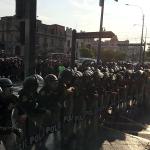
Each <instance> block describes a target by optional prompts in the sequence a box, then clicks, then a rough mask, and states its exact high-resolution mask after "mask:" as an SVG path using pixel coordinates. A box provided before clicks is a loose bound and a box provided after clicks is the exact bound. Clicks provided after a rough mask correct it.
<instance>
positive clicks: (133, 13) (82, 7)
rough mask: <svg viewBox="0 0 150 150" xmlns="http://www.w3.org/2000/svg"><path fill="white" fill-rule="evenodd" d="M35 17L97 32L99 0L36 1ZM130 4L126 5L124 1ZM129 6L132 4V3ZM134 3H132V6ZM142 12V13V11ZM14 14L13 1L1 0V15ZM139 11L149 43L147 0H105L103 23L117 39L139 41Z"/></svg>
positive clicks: (149, 22)
mask: <svg viewBox="0 0 150 150" xmlns="http://www.w3.org/2000/svg"><path fill="white" fill-rule="evenodd" d="M37 2H38V9H37V16H38V19H41V20H42V21H43V23H46V24H60V25H64V26H66V27H71V28H75V29H77V31H80V30H82V31H99V22H100V10H101V8H100V7H99V0H37ZM127 3H128V4H130V6H126V5H125V4H127ZM131 5H132V6H131ZM133 5H134V6H133ZM142 11H143V12H142ZM14 14H15V0H0V16H1V17H2V16H9V15H14ZM142 14H144V15H145V30H144V36H145V31H146V27H147V30H148V34H147V41H148V42H150V38H149V37H150V30H149V28H148V27H149V26H150V0H118V2H115V1H114V0H105V10H104V24H103V26H104V27H105V29H106V30H107V31H113V32H114V33H115V34H116V35H117V36H118V39H119V40H127V39H128V40H130V42H140V36H141V30H142Z"/></svg>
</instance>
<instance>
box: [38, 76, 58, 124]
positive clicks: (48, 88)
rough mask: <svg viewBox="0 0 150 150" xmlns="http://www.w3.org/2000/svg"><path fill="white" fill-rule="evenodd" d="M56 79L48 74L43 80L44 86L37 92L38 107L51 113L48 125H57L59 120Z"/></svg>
mask: <svg viewBox="0 0 150 150" xmlns="http://www.w3.org/2000/svg"><path fill="white" fill-rule="evenodd" d="M57 90H58V78H57V77H56V76H55V75H54V74H48V75H47V76H46V77H45V79H44V86H43V88H42V89H41V90H40V92H39V98H38V103H39V107H40V108H43V109H45V110H46V111H49V112H50V113H51V119H50V118H49V119H50V120H49V124H55V125H57V124H58V120H59V99H58V98H59V96H58V92H57Z"/></svg>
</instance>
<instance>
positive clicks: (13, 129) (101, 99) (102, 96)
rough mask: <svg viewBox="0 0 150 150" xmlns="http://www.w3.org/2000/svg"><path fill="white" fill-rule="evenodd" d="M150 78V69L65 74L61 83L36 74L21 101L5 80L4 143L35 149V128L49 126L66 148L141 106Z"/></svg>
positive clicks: (0, 108)
mask: <svg viewBox="0 0 150 150" xmlns="http://www.w3.org/2000/svg"><path fill="white" fill-rule="evenodd" d="M149 74H150V71H149V70H148V69H143V68H140V69H135V70H128V69H127V68H126V67H124V66H114V67H113V66H110V67H107V66H105V67H104V66H100V67H95V68H94V67H87V68H84V69H82V70H80V71H79V70H77V69H74V70H73V69H65V70H64V71H63V72H62V73H61V75H60V76H59V78H57V76H55V75H54V74H48V75H47V76H46V77H44V79H43V78H42V77H41V76H40V75H37V74H34V75H31V76H29V77H27V78H25V80H24V82H23V87H22V89H21V90H20V91H19V92H18V95H19V96H16V95H14V94H13V83H12V81H11V80H10V79H8V78H1V79H0V87H1V88H0V112H1V113H0V140H1V141H2V142H3V144H4V145H5V147H6V149H8V150H9V149H11V150H13V147H14V149H15V147H16V144H15V143H16V137H22V136H23V137H25V138H26V142H27V144H33V143H31V140H30V137H31V136H32V131H33V129H34V128H35V126H38V127H39V128H40V127H41V128H43V127H45V128H46V127H47V126H50V125H56V126H57V127H58V128H59V130H60V131H61V137H62V141H63V143H65V142H66V141H67V142H68V140H69V139H71V138H72V137H75V136H76V134H80V136H84V135H83V134H84V129H86V128H87V127H89V126H90V127H94V128H95V127H96V126H97V125H98V124H99V123H100V122H102V121H104V120H105V118H106V116H107V115H108V114H119V113H122V112H126V111H129V110H130V109H132V108H134V107H135V106H138V105H142V104H143V101H144V91H145V84H146V81H147V78H148V77H149ZM30 122H32V123H30ZM31 124H32V125H31ZM10 139H11V140H10ZM12 139H13V140H12ZM32 142H33V141H32Z"/></svg>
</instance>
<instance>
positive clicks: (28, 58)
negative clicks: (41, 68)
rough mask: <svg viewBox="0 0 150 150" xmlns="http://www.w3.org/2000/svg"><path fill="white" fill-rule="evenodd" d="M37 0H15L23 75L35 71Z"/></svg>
mask: <svg viewBox="0 0 150 150" xmlns="http://www.w3.org/2000/svg"><path fill="white" fill-rule="evenodd" d="M36 5H37V0H16V17H17V19H18V20H19V21H20V42H21V44H22V45H23V46H24V72H25V77H26V76H29V75H32V74H34V73H35V34H36V8H37V6H36Z"/></svg>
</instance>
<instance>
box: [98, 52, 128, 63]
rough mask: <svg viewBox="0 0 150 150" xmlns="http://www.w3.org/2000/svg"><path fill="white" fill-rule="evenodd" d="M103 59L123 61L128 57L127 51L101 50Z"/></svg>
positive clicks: (105, 60)
mask: <svg viewBox="0 0 150 150" xmlns="http://www.w3.org/2000/svg"><path fill="white" fill-rule="evenodd" d="M101 59H102V61H104V62H107V61H122V60H125V59H126V53H124V52H121V51H119V50H117V51H113V50H102V51H101Z"/></svg>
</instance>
